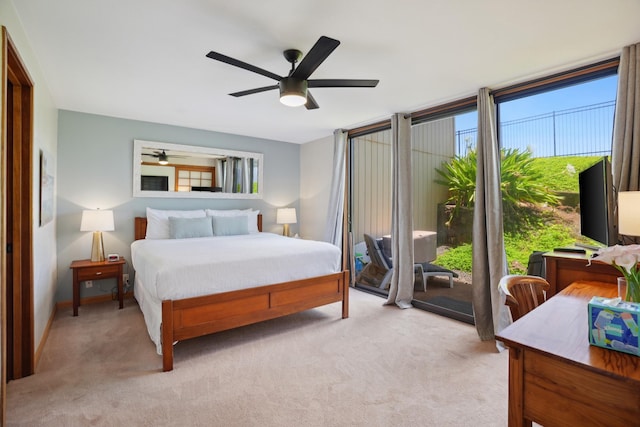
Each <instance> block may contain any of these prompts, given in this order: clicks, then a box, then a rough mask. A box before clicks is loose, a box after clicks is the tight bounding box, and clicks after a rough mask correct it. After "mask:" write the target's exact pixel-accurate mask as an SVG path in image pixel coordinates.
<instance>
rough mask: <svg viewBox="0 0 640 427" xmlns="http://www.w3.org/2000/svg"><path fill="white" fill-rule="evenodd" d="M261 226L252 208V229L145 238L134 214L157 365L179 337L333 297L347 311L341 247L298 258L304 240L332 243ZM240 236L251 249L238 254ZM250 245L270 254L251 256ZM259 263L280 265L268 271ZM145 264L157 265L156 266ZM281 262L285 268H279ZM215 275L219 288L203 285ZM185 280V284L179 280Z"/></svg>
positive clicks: (168, 359)
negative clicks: (218, 234) (216, 234)
mask: <svg viewBox="0 0 640 427" xmlns="http://www.w3.org/2000/svg"><path fill="white" fill-rule="evenodd" d="M148 212H149V210H148ZM261 231H262V216H261V215H257V221H256V233H251V234H250V235H242V236H221V237H211V238H209V237H204V238H196V239H167V240H162V239H149V236H148V235H147V218H146V217H136V218H135V241H134V242H133V243H132V245H131V249H132V251H131V257H132V264H133V267H134V269H135V271H136V277H135V285H134V294H135V297H136V300H137V301H138V304H139V305H140V308H141V310H142V312H143V314H144V317H145V323H146V325H147V330H148V332H149V336H150V337H151V339H152V341H153V342H154V343H155V344H156V349H157V352H158V353H159V354H161V355H162V369H163V371H171V370H172V369H173V346H174V344H176V343H177V342H178V341H182V340H186V339H189V338H194V337H199V336H203V335H208V334H212V333H215V332H219V331H223V330H227V329H232V328H236V327H240V326H245V325H249V324H252V323H257V322H261V321H264V320H269V319H274V318H277V317H281V316H286V315H289V314H293V313H297V312H300V311H304V310H308V309H311V308H315V307H319V306H322V305H326V304H331V303H335V302H341V303H342V318H343V319H344V318H347V317H348V316H349V299H348V296H349V286H348V283H349V272H348V271H347V270H343V265H344V261H343V259H342V255H341V254H340V253H339V252H340V251H339V250H338V260H337V261H336V260H335V254H333V255H331V257H329V258H327V257H328V256H329V255H318V254H319V252H318V253H317V254H315V255H314V253H313V252H312V253H311V255H310V256H311V258H309V257H307V258H304V253H305V252H306V249H303V248H305V247H312V248H313V249H314V250H315V249H317V248H315V247H314V245H315V244H318V245H317V246H322V245H325V246H330V247H332V248H334V249H333V252H335V249H337V248H335V247H333V246H332V245H329V244H326V243H323V242H312V241H303V240H301V239H293V238H286V237H283V236H278V235H275V234H272V233H262V232H261ZM145 237H147V238H146V239H145ZM245 243H246V245H247V246H248V247H251V248H252V249H251V250H244V252H243V253H242V258H241V257H240V256H238V251H239V250H240V248H242V245H245ZM208 245H211V246H208ZM220 247H224V248H225V250H223V251H222V252H225V253H222V252H221V251H220V249H219V248H220ZM205 248H206V249H205ZM272 248H273V249H272ZM325 249H326V248H324V249H323V250H325ZM213 251H218V252H213ZM249 252H256V253H262V254H270V255H269V257H267V258H265V259H262V256H260V255H258V256H257V258H256V259H255V260H252V259H250V257H251V256H253V255H251V254H250V253H249ZM298 252H300V253H298ZM203 253H207V254H211V255H210V257H211V258H215V259H218V260H220V261H222V262H221V263H220V264H219V265H208V263H202V262H200V261H201V260H200V255H199V254H203ZM274 254H279V255H278V256H279V257H280V259H277V258H275V255H274ZM224 257H227V258H228V260H225V258H224ZM240 258H241V259H240ZM328 259H330V260H329V261H328V262H327V260H328ZM322 260H324V261H322ZM149 261H150V262H149ZM265 262H266V263H270V264H271V265H272V266H273V265H276V266H280V267H281V268H276V269H275V270H274V269H273V268H272V269H271V270H269V269H268V268H265V267H264V265H265V264H264V263H265ZM303 262H304V263H305V264H304V266H303V268H300V263H303ZM185 263H186V265H185ZM323 263H324V264H325V265H324V266H323V265H318V266H316V265H315V264H323ZM150 264H155V265H159V266H161V267H158V269H157V270H158V271H155V270H154V268H155V267H153V266H152V265H151V266H150ZM205 264H206V265H205ZM286 265H288V266H290V267H289V268H282V267H283V266H286ZM327 269H328V270H327ZM276 271H281V272H282V274H280V273H276ZM310 274H311V275H312V276H311V277H308V276H309V275H310ZM212 278H216V280H213V279H212ZM223 278H226V279H223ZM218 279H223V280H218ZM178 282H179V283H178ZM214 282H218V285H220V286H221V287H218V288H217V289H215V290H212V287H210V286H209V285H214V284H215V283H214ZM186 283H188V284H189V286H184V285H185V284H186ZM173 285H177V286H173ZM172 287H173V288H172Z"/></svg>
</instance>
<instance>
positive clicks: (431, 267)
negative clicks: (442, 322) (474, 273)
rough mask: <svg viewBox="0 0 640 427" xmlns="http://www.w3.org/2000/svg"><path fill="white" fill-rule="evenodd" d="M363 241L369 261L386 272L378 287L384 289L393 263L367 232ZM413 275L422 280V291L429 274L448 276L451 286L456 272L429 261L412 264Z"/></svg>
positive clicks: (425, 287)
mask: <svg viewBox="0 0 640 427" xmlns="http://www.w3.org/2000/svg"><path fill="white" fill-rule="evenodd" d="M364 242H365V244H366V246H367V253H368V254H369V258H370V259H371V263H372V264H373V265H375V266H377V267H378V268H381V269H384V270H385V271H386V274H385V275H384V278H383V279H382V280H381V281H380V284H379V285H378V288H380V289H386V287H387V286H388V285H389V282H390V281H391V275H392V273H393V265H392V262H391V259H389V257H388V256H387V255H386V254H385V253H384V251H383V250H382V249H381V248H380V245H378V241H377V240H376V239H374V238H373V237H371V236H370V235H368V234H365V235H364ZM413 268H414V272H415V275H417V276H419V277H420V278H421V280H422V285H423V288H424V291H425V292H426V291H427V278H428V277H429V276H448V277H449V287H450V288H452V287H453V278H454V277H458V274H457V273H456V272H454V271H451V270H448V269H446V268H443V267H440V266H438V265H435V264H431V263H429V262H423V263H416V264H414V265H413Z"/></svg>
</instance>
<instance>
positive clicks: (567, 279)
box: [543, 252, 622, 297]
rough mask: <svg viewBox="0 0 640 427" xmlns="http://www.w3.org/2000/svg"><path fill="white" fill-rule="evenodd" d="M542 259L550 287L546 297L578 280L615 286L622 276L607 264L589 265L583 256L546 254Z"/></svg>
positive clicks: (586, 257)
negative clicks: (618, 278)
mask: <svg viewBox="0 0 640 427" xmlns="http://www.w3.org/2000/svg"><path fill="white" fill-rule="evenodd" d="M543 257H544V261H545V272H546V273H545V278H546V279H547V282H549V285H550V287H549V291H548V292H547V297H550V296H553V295H555V294H557V293H558V292H560V291H562V290H563V289H564V288H566V287H567V286H569V285H570V284H571V283H573V282H575V281H578V280H595V281H598V282H607V283H611V284H612V285H615V284H616V278H617V277H620V276H622V273H620V272H619V271H618V270H616V269H615V268H614V267H612V266H611V265H609V264H605V263H603V262H600V261H592V262H591V265H589V258H588V256H587V255H583V254H572V253H566V252H546V253H545V254H543Z"/></svg>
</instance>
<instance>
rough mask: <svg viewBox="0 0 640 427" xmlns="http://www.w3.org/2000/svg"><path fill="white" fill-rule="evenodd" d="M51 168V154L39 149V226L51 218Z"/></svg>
mask: <svg viewBox="0 0 640 427" xmlns="http://www.w3.org/2000/svg"><path fill="white" fill-rule="evenodd" d="M52 169H53V166H52V165H51V156H50V155H49V153H47V152H45V151H43V150H40V227H42V226H43V225H45V224H47V223H48V222H49V221H51V220H52V219H53V188H54V187H53V180H54V178H53V175H52V173H53V172H52Z"/></svg>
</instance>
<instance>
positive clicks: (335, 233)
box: [324, 129, 348, 250]
mask: <svg viewBox="0 0 640 427" xmlns="http://www.w3.org/2000/svg"><path fill="white" fill-rule="evenodd" d="M347 135H348V133H347V131H345V130H342V129H336V130H335V131H334V132H333V173H332V175H331V190H330V194H329V211H328V212H327V224H326V227H325V233H324V235H325V240H326V241H327V242H329V243H332V244H334V245H335V246H337V247H339V248H342V233H343V230H342V228H343V227H342V224H343V214H344V187H345V170H346V161H345V159H346V153H347ZM343 250H344V248H343Z"/></svg>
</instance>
